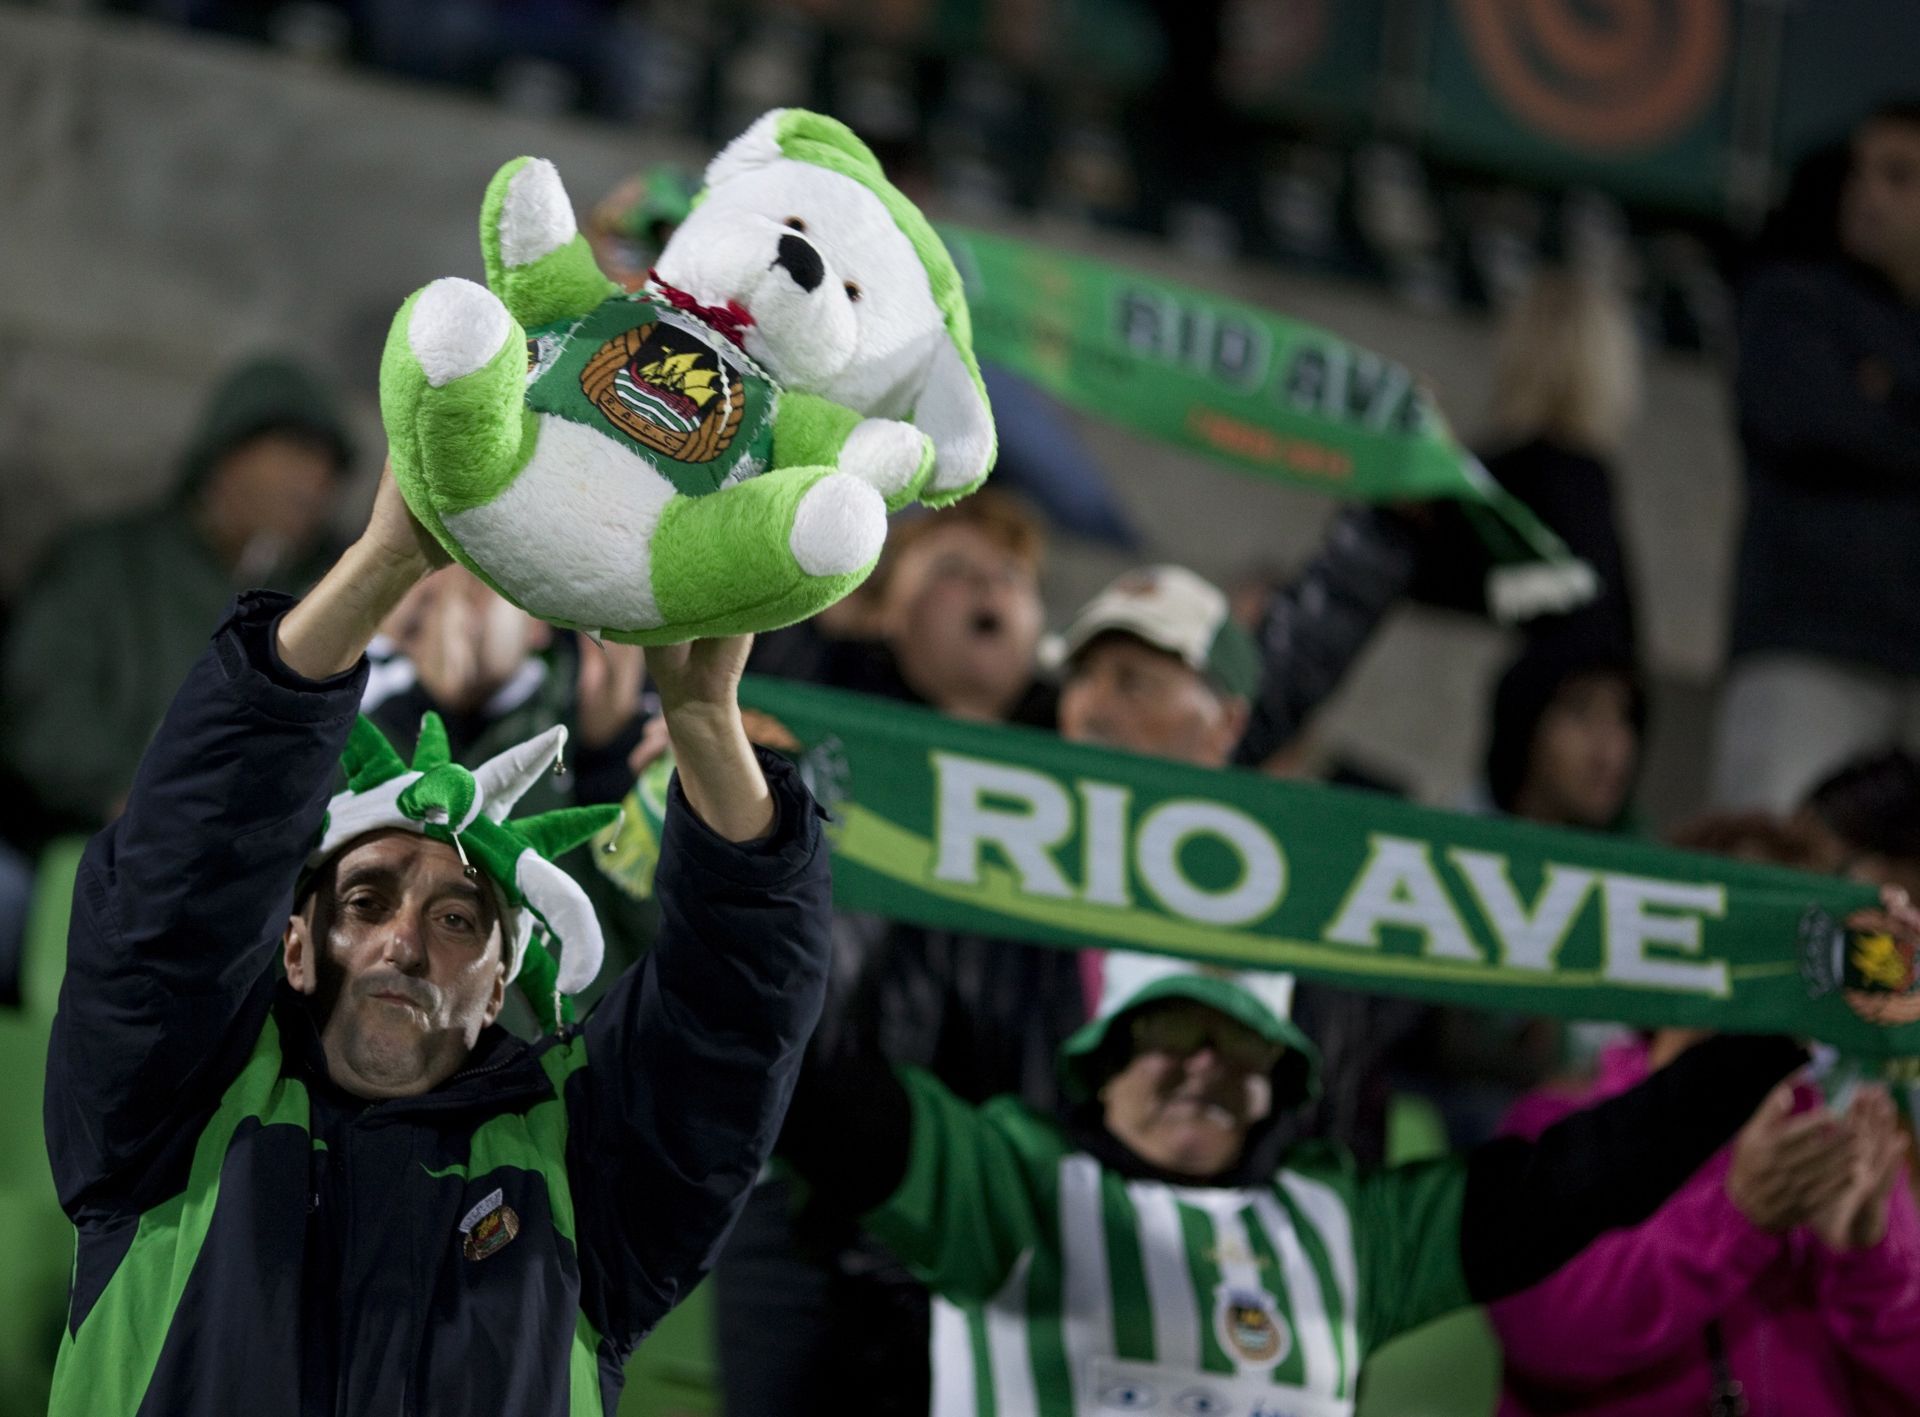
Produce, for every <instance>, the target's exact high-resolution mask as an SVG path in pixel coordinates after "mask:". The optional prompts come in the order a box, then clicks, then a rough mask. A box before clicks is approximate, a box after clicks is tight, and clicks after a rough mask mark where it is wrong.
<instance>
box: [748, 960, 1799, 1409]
mask: <svg viewBox="0 0 1920 1417" xmlns="http://www.w3.org/2000/svg"><path fill="white" fill-rule="evenodd" d="M1290 991H1291V985H1290V983H1289V982H1288V981H1287V980H1286V979H1285V978H1284V977H1282V976H1275V975H1264V976H1263V975H1253V974H1241V975H1229V974H1226V973H1222V972H1209V971H1205V970H1201V969H1198V968H1196V967H1195V966H1192V965H1190V964H1185V963H1181V962H1177V961H1174V960H1170V959H1163V958H1160V957H1157V956H1146V955H1137V954H1125V953H1115V954H1110V955H1108V956H1107V959H1106V969H1105V978H1104V983H1103V990H1102V995H1101V1002H1100V1006H1099V1009H1098V1011H1097V1012H1096V1014H1095V1017H1094V1018H1093V1019H1092V1021H1090V1022H1089V1023H1088V1024H1087V1025H1086V1026H1085V1027H1084V1028H1082V1029H1081V1030H1080V1031H1079V1032H1078V1033H1076V1034H1074V1035H1073V1036H1072V1037H1071V1038H1069V1039H1068V1040H1067V1042H1066V1043H1065V1044H1064V1045H1063V1046H1062V1048H1061V1050H1060V1066H1061V1072H1062V1081H1063V1084H1064V1086H1065V1089H1066V1091H1067V1094H1068V1096H1069V1098H1070V1099H1072V1102H1071V1108H1070V1110H1069V1111H1068V1112H1067V1113H1066V1114H1065V1116H1064V1117H1063V1118H1062V1119H1061V1120H1057V1121H1056V1120H1054V1119H1051V1118H1047V1117H1043V1116H1041V1115H1040V1114H1039V1113H1037V1112H1034V1111H1033V1110H1031V1109H1029V1108H1027V1107H1025V1106H1023V1105H1022V1104H1021V1103H1020V1102H1019V1101H1018V1100H1017V1099H1014V1098H998V1099H995V1100H994V1101H991V1102H988V1103H987V1104H985V1105H984V1106H979V1107H973V1106H969V1105H967V1104H965V1103H963V1102H961V1101H960V1100H959V1099H958V1098H956V1097H955V1096H954V1095H953V1093H952V1092H951V1091H949V1090H948V1089H947V1088H946V1087H944V1086H943V1085H942V1084H941V1083H940V1082H939V1081H937V1080H936V1079H935V1078H934V1077H933V1076H932V1075H931V1074H929V1073H927V1072H926V1071H924V1070H921V1069H916V1068H911V1067H902V1068H890V1067H889V1066H887V1065H886V1064H885V1063H884V1062H881V1061H880V1060H878V1059H877V1058H875V1057H873V1056H871V1055H868V1056H856V1057H846V1058H842V1059H840V1060H838V1061H835V1062H830V1063H829V1062H820V1063H818V1064H817V1065H816V1066H815V1067H812V1068H810V1070H809V1072H808V1073H807V1074H805V1075H804V1076H803V1080H802V1083H801V1086H800V1090H799V1093H798V1094H797V1095H796V1098H795V1102H794V1108H793V1111H792V1113H791V1114H790V1115H789V1118H788V1124H787V1128H786V1131H785V1133H784V1134H783V1136H782V1140H781V1150H782V1152H783V1153H784V1154H785V1156H786V1157H787V1159H788V1160H789V1161H790V1162H791V1163H792V1164H793V1165H794V1167H795V1168H796V1169H797V1170H798V1171H799V1172H800V1173H801V1174H802V1175H803V1176H804V1177H805V1178H806V1179H807V1180H808V1181H809V1182H810V1183H811V1184H812V1185H813V1186H814V1188H815V1190H816V1192H817V1193H818V1194H820V1195H822V1196H824V1197H831V1198H833V1199H834V1200H835V1201H836V1202H837V1203H838V1204H840V1205H842V1206H844V1207H846V1208H847V1209H848V1210H850V1211H852V1212H854V1213H857V1214H859V1215H860V1216H861V1218H862V1221H863V1223H864V1224H865V1225H866V1226H867V1227H868V1228H869V1229H871V1230H872V1231H873V1233H874V1234H876V1235H877V1236H879V1237H880V1238H881V1239H882V1240H884V1241H885V1242H886V1243H887V1244H888V1245H889V1246H890V1247H891V1248H892V1249H893V1251H894V1252H895V1253H896V1254H898V1255H899V1256H900V1257H901V1258H902V1259H903V1260H904V1261H905V1262H906V1263H907V1264H908V1265H909V1266H910V1267H911V1268H912V1269H913V1270H914V1271H915V1273H916V1274H918V1275H919V1276H920V1277H921V1278H922V1279H924V1280H925V1282H926V1283H927V1284H928V1285H929V1286H930V1287H931V1288H932V1289H933V1290H934V1291H935V1292H936V1294H938V1295H939V1296H940V1297H941V1298H942V1299H943V1300H945V1301H947V1302H945V1303H943V1304H940V1305H938V1306H936V1310H935V1318H934V1324H933V1341H932V1350H933V1369H934V1374H933V1404H932V1410H933V1412H934V1413H935V1414H936V1417H963V1415H964V1417H972V1414H980V1417H987V1414H995V1415H996V1417H1010V1414H1027V1415H1028V1417H1083V1415H1084V1414H1104V1413H1109V1412H1113V1413H1118V1412H1152V1413H1165V1414H1168V1415H1169V1417H1181V1415H1182V1414H1234V1415H1235V1417H1280V1414H1289V1417H1335V1415H1336V1414H1350V1413H1351V1412H1352V1411H1353V1410H1354V1402H1355V1397H1356V1394H1357V1391H1358V1385H1359V1381H1360V1377H1361V1374H1362V1372H1363V1370H1364V1368H1365V1365H1366V1362H1367V1359H1368V1357H1369V1355H1371V1354H1372V1353H1373V1352H1374V1351H1376V1350H1377V1349H1378V1348H1379V1347H1380V1346H1381V1345H1382V1344H1383V1343H1385V1342H1386V1341H1387V1340H1388V1339H1390V1338H1392V1337H1393V1336H1394V1335H1395V1334H1397V1333H1401V1332H1404V1331H1406V1330H1409V1329H1412V1328H1415V1327H1417V1326H1419V1325H1420V1324H1423V1323H1425V1322H1426V1321H1428V1320H1429V1319H1432V1318H1435V1317H1438V1316H1439V1315H1441V1314H1444V1313H1446V1312H1448V1311H1450V1310H1453V1309H1457V1308H1463V1307H1465V1306H1468V1305H1470V1304H1476V1303H1484V1302H1487V1301H1489V1300H1492V1299H1495V1298H1499V1297H1501V1296H1504V1295H1506V1294H1511V1293H1515V1292H1517V1291H1519V1290H1521V1289H1524V1288H1527V1287H1528V1286H1530V1285H1532V1284H1534V1283H1536V1282H1537V1281H1539V1280H1540V1279H1542V1278H1544V1277H1545V1276H1546V1275H1548V1274H1550V1273H1552V1272H1553V1270H1554V1269H1556V1268H1557V1267H1558V1266H1559V1265H1561V1264H1563V1263H1564V1262H1566V1261H1567V1260H1568V1259H1570V1258H1572V1257H1573V1256H1574V1255H1575V1254H1576V1253H1578V1252H1579V1251H1580V1250H1581V1249H1582V1248H1584V1247H1585V1246H1586V1245H1587V1244H1588V1243H1589V1242H1590V1241H1592V1240H1593V1239H1595V1238H1596V1237H1597V1236H1599V1235H1600V1234H1601V1233H1602V1232H1604V1231H1606V1230H1609V1229H1612V1228H1615V1227H1618V1226H1622V1225H1629V1224H1633V1223H1636V1222H1638V1221H1639V1220H1641V1219H1642V1218H1644V1217H1645V1216H1647V1215H1649V1214H1651V1213H1652V1212H1653V1211H1654V1210H1655V1209H1656V1208H1658V1206H1659V1205H1660V1204H1661V1202H1662V1201H1663V1200H1664V1199H1665V1198H1666V1197H1667V1196H1668V1195H1669V1194H1670V1193H1671V1192H1672V1191H1673V1190H1674V1189H1675V1188H1677V1187H1678V1186H1679V1185H1680V1184H1681V1183H1682V1182H1683V1181H1684V1180H1686V1178H1687V1177H1688V1176H1689V1175H1691V1174H1692V1173H1693V1171H1694V1170H1696V1169H1697V1168H1698V1166H1699V1165H1700V1164H1701V1163H1702V1162H1703V1161H1704V1160H1705V1159H1706V1158H1707V1157H1708V1156H1710V1155H1711V1154H1712V1153H1713V1152H1714V1151H1715V1150H1716V1149H1718V1148H1719V1147H1720V1146H1721V1145H1722V1144H1723V1143H1724V1142H1725V1141H1726V1140H1727V1139H1728V1138H1729V1137H1731V1136H1732V1135H1733V1133H1734V1132H1735V1131H1736V1130H1737V1129H1738V1128H1739V1126H1740V1125H1741V1124H1742V1123H1743V1122H1744V1121H1745V1120H1746V1118H1747V1117H1748V1116H1749V1115H1750V1114H1751V1113H1752V1110H1753V1108H1754V1107H1755V1106H1757V1105H1758V1103H1759V1102H1760V1100H1761V1099H1762V1098H1763V1097H1764V1096H1765V1095H1766V1094H1767V1092H1768V1091H1769V1090H1770V1089H1771V1088H1772V1087H1773V1086H1774V1084H1775V1083H1777V1082H1778V1081H1779V1080H1780V1079H1781V1078H1783V1077H1785V1076H1787V1075H1788V1074H1789V1073H1791V1072H1792V1071H1793V1070H1794V1069H1795V1068H1797V1067H1798V1066H1800V1065H1801V1064H1802V1063H1803V1062H1804V1061H1805V1057H1806V1055H1805V1053H1804V1051H1803V1050H1802V1049H1801V1048H1799V1047H1798V1046H1797V1045H1795V1044H1793V1043H1790V1042H1788V1041H1786V1040H1783V1039H1778V1038H1734V1037H1724V1038H1719V1039H1715V1040H1713V1041H1711V1042H1709V1043H1706V1044H1702V1045H1701V1046H1700V1047H1699V1048H1696V1049H1694V1050H1693V1051H1692V1052H1691V1053H1689V1054H1688V1055H1686V1057H1684V1058H1683V1059H1682V1060H1681V1061H1680V1062H1679V1063H1676V1064H1675V1065H1674V1067H1673V1068H1670V1069H1668V1070H1667V1071H1665V1072H1663V1073H1660V1074H1657V1075H1656V1076H1655V1077H1654V1078H1652V1079H1650V1080H1649V1081H1648V1082H1647V1083H1645V1084H1644V1085H1642V1086H1641V1087H1638V1088H1636V1089H1634V1090H1633V1091H1631V1092H1628V1093H1625V1094H1623V1095H1622V1096H1620V1097H1618V1098H1615V1099H1613V1100H1612V1101H1610V1102H1608V1103H1605V1104H1603V1105H1601V1106H1599V1107H1596V1108H1593V1109H1592V1110H1590V1111H1588V1112H1585V1113H1581V1114H1579V1115H1576V1116H1574V1117H1571V1118H1569V1119H1567V1120H1566V1121H1564V1122H1562V1123H1560V1124H1559V1125H1558V1126H1556V1127H1553V1128H1550V1129H1549V1130H1548V1131H1547V1132H1545V1133H1544V1134H1542V1135H1541V1136H1540V1138H1539V1139H1538V1140H1537V1141H1535V1142H1532V1143H1528V1142H1524V1141H1520V1140H1518V1139H1514V1138H1504V1139H1501V1140H1498V1141H1495V1142H1492V1143H1489V1144H1487V1145H1485V1146H1482V1147H1479V1148H1477V1149H1476V1150H1474V1151H1472V1152H1469V1153H1467V1154H1466V1155H1464V1156H1454V1157H1447V1158H1444V1159H1440V1160H1435V1161H1429V1162H1422V1163H1417V1164H1414V1165H1408V1166H1399V1167H1391V1168H1388V1169H1385V1170H1381V1171H1374V1172H1365V1171H1362V1170H1360V1169H1359V1168H1358V1167H1356V1165H1355V1164H1354V1163H1353V1162H1352V1160H1351V1158H1350V1157H1348V1156H1347V1155H1346V1153H1344V1152H1342V1151H1340V1150H1339V1149H1337V1148H1334V1147H1331V1146H1327V1145H1309V1146H1302V1147H1297V1148H1293V1149H1288V1148H1287V1146H1286V1144H1285V1140H1284V1134H1283V1133H1282V1132H1281V1131H1280V1130H1279V1129H1277V1128H1276V1127H1275V1123H1276V1121H1277V1120H1278V1119H1279V1118H1280V1117H1281V1116H1282V1115H1284V1114H1285V1113H1286V1112H1287V1111H1288V1110H1290V1109H1292V1108H1295V1107H1297V1106H1299V1105H1300V1104H1301V1103H1302V1102H1304V1101H1305V1100H1306V1099H1307V1098H1308V1097H1309V1096H1310V1095H1311V1094H1312V1092H1313V1090H1314V1089H1315V1087H1316V1086H1317V1076H1316V1074H1317V1069H1318V1061H1317V1057H1316V1054H1315V1051H1314V1048H1313V1045H1312V1044H1311V1043H1310V1042H1309V1041H1308V1040H1307V1038H1306V1037H1305V1036H1304V1035H1303V1034H1302V1033H1301V1032H1300V1031H1299V1030H1298V1029H1297V1028H1296V1027H1295V1026H1294V1025H1293V1024H1292V1023H1291V1022H1289V1020H1288V1018H1287V1005H1288V1002H1289V995H1290ZM1682 1067H1684V1068H1685V1069H1686V1071H1685V1072H1684V1073H1681V1072H1676V1069H1679V1068H1682ZM846 1396H847V1397H848V1400H849V1401H851V1400H852V1395H851V1394H848V1395H846Z"/></svg>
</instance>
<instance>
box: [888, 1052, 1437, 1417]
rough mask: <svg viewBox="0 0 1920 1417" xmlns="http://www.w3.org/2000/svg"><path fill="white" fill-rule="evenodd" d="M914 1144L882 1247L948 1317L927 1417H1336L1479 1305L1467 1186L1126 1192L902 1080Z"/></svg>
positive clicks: (1015, 1131)
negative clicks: (1463, 1208)
mask: <svg viewBox="0 0 1920 1417" xmlns="http://www.w3.org/2000/svg"><path fill="white" fill-rule="evenodd" d="M901 1080H902V1082H903V1083H904V1084H905V1085H906V1088H907V1091H908V1094H909V1096H910V1097H911V1098H912V1102H913V1146H912V1155H911V1160H910V1162H909V1164H908V1169H907V1174H906V1177H905V1178H904V1180H903V1181H902V1182H901V1184H900V1187H899V1188H898V1190H896V1191H895V1192H894V1194H893V1195H892V1196H891V1197H890V1198H889V1199H888V1200H887V1202H886V1203H885V1204H884V1205H882V1206H881V1207H880V1208H879V1209H878V1210H877V1211H875V1212H874V1213H873V1214H872V1215H871V1216H869V1217H868V1222H869V1224H870V1225H871V1227H872V1228H873V1230H874V1232H875V1233H876V1234H877V1235H879V1236H880V1237H881V1238H882V1239H884V1240H885V1241H887V1242H888V1243H889V1244H890V1245H892V1246H893V1248H894V1249H895V1251H896V1252H897V1253H898V1254H899V1255H900V1256H901V1258H902V1259H904V1260H905V1261H906V1262H907V1263H908V1264H909V1265H911V1266H912V1267H913V1268H914V1269H915V1270H916V1271H917V1272H918V1273H919V1274H920V1276H921V1277H922V1278H923V1279H925V1280H926V1282H927V1283H928V1284H929V1285H930V1286H931V1287H932V1288H933V1289H934V1291H935V1292H936V1293H937V1294H939V1295H940V1296H941V1297H942V1298H943V1299H944V1300H945V1301H947V1302H944V1303H937V1304H936V1305H935V1316H934V1335H933V1350H934V1352H933V1359H934V1394H935V1395H934V1404H933V1411H934V1414H935V1417H1095V1414H1099V1417H1111V1414H1115V1413H1123V1412H1142V1413H1154V1414H1169V1417H1334V1415H1335V1414H1345V1413H1350V1412H1351V1411H1352V1409H1353V1399H1354V1393H1355V1390H1356V1384H1357V1380H1358V1375H1359V1369H1360V1366H1361V1364H1362V1363H1363V1362H1364V1361H1365V1358H1366V1355H1367V1354H1368V1353H1369V1352H1371V1351H1372V1350H1373V1349H1374V1348H1376V1347H1378V1346H1379V1345H1380V1344H1381V1343H1383V1342H1385V1341H1386V1340H1387V1339H1388V1338H1390V1337H1392V1336H1393V1335H1394V1334H1396V1333H1399V1332H1401V1331H1403V1330H1405V1329H1409V1328H1413V1327H1416V1326H1418V1325H1419V1324H1421V1323H1424V1322H1426V1321H1427V1320H1428V1319H1429V1318H1432V1317H1435V1316H1436V1315H1438V1314H1441V1313H1445V1312H1446V1311H1448V1310H1450V1309H1454V1308H1458V1307H1461V1306H1463V1305H1466V1304H1468V1303H1470V1302H1471V1301H1470V1300H1469V1298H1468V1296H1467V1292H1466V1284H1465V1281H1464V1279H1463V1278H1462V1276H1461V1273H1460V1264H1459V1244H1458V1240H1459V1218H1460V1203H1461V1196H1462V1194H1463V1192H1464V1188H1465V1168H1464V1166H1463V1165H1462V1164H1461V1163H1459V1162H1458V1161H1454V1160H1447V1161H1439V1162H1431V1163H1423V1164H1421V1165H1418V1166H1410V1167H1399V1168H1395V1169H1392V1170H1389V1171H1384V1172H1381V1173H1378V1174H1376V1175H1373V1176H1366V1177H1362V1176H1360V1175H1358V1174H1357V1173H1356V1172H1355V1170H1354V1168H1353V1166H1352V1164H1351V1162H1350V1161H1347V1160H1345V1159H1344V1158H1343V1157H1341V1156H1339V1155H1337V1154H1335V1153H1332V1152H1327V1151H1317V1152H1316V1154H1315V1155H1314V1156H1313V1157H1312V1158H1311V1159H1308V1160H1306V1161H1294V1162H1291V1163H1290V1164H1289V1165H1288V1166H1287V1167H1285V1168H1283V1169H1282V1170H1280V1171H1279V1172H1278V1173H1276V1174H1275V1175H1274V1176H1273V1178H1272V1179H1271V1180H1270V1181H1268V1182H1267V1183H1265V1184H1262V1185H1252V1186H1244V1187H1230V1186H1218V1187H1214V1186H1177V1185H1169V1184H1166V1183H1164V1182H1159V1181H1146V1180H1128V1179H1126V1178H1124V1177H1122V1176H1120V1175H1119V1174H1117V1173H1115V1172H1113V1171H1110V1170H1107V1169H1106V1168H1104V1167H1103V1166H1102V1165H1101V1164H1100V1163H1099V1162H1098V1161H1096V1160H1095V1159H1094V1158H1093V1157H1091V1156H1089V1155H1087V1154H1086V1153H1085V1152H1083V1151H1077V1150H1075V1149H1074V1148H1073V1147H1072V1145H1071V1143H1070V1142H1069V1141H1068V1140H1067V1139H1066V1137H1065V1136H1064V1135H1062V1133H1061V1131H1060V1129H1059V1128H1058V1127H1057V1126H1055V1125H1053V1124H1052V1123H1050V1122H1048V1121H1046V1120H1044V1119H1042V1118H1040V1117H1039V1116H1037V1115H1035V1114H1034V1113H1032V1112H1030V1111H1028V1110H1027V1109H1026V1108H1024V1107H1023V1106H1021V1105H1020V1104H1019V1103H1018V1102H1017V1101H1015V1100H1013V1099H1010V1098H1009V1099H1001V1100H998V1101H995V1102H991V1103H988V1104H987V1105H986V1106H984V1107H980V1108H974V1107H969V1106H967V1105H966V1104H964V1103H962V1102H960V1101H959V1100H958V1099H957V1098H955V1097H954V1096H953V1095H952V1094H951V1093H950V1092H948V1091H947V1090H946V1088H945V1087H943V1086H942V1085H941V1084H940V1083H939V1082H937V1081H936V1080H935V1079H934V1078H932V1077H931V1076H930V1075H928V1074H926V1073H923V1072H920V1071H917V1070H915V1069H910V1068H909V1069H902V1070H901Z"/></svg>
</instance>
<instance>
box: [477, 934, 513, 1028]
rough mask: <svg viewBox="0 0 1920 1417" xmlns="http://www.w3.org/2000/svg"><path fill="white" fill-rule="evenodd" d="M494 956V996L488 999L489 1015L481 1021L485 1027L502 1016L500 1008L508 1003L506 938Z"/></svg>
mask: <svg viewBox="0 0 1920 1417" xmlns="http://www.w3.org/2000/svg"><path fill="white" fill-rule="evenodd" d="M493 928H494V929H495V930H500V928H501V927H500V926H498V925H495V926H494V927H493ZM494 956H495V963H494V967H493V997H492V998H490V999H488V1000H487V1016H486V1018H485V1019H483V1020H482V1021H481V1027H483V1028H484V1027H485V1026H486V1025H487V1024H490V1023H492V1022H493V1021H494V1020H495V1019H497V1018H499V1017H500V1010H501V1009H503V1008H505V1007H506V1003H507V951H506V945H505V942H504V940H503V941H502V944H501V947H500V948H499V949H497V950H495V951H494Z"/></svg>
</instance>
